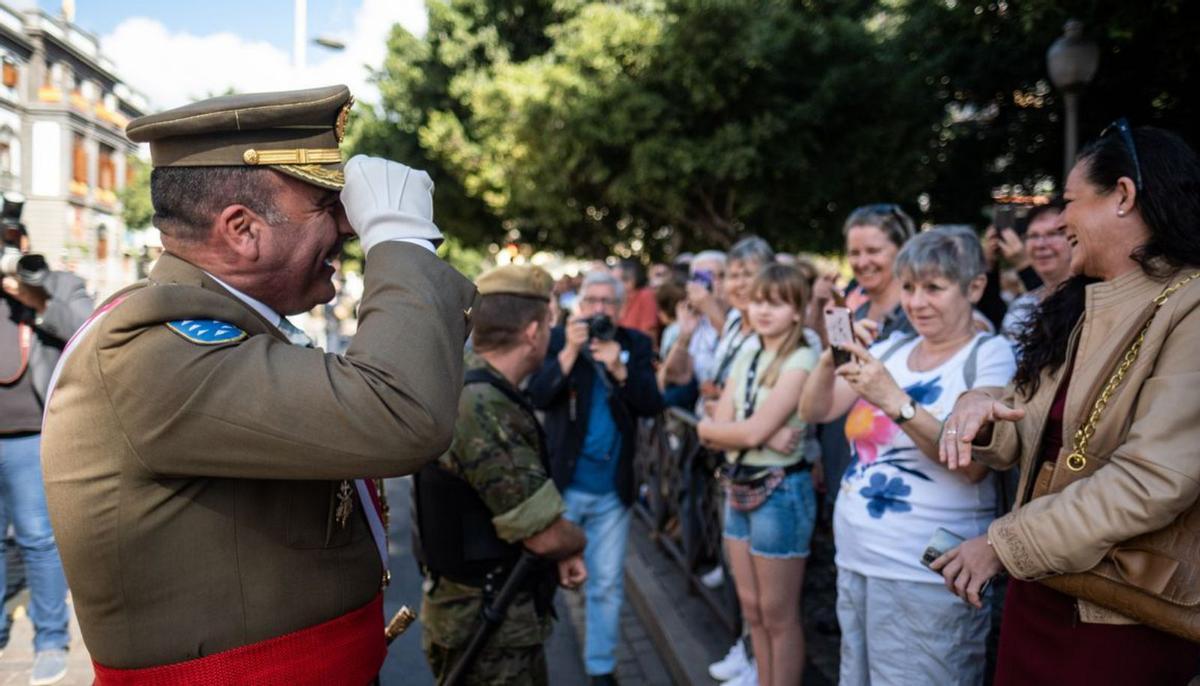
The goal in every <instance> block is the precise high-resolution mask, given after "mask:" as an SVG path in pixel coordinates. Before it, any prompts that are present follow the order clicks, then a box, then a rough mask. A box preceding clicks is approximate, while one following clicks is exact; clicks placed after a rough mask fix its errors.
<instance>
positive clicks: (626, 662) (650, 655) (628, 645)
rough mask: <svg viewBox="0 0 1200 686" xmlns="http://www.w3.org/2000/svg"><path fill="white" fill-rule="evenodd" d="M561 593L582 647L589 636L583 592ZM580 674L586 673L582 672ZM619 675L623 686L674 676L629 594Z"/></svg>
mask: <svg viewBox="0 0 1200 686" xmlns="http://www.w3.org/2000/svg"><path fill="white" fill-rule="evenodd" d="M561 596H563V598H564V600H565V601H566V603H565V604H566V607H567V610H568V614H569V615H570V624H571V625H572V627H573V628H574V633H575V635H576V636H578V637H579V645H580V647H582V644H583V637H584V636H585V635H586V634H585V628H584V624H585V621H584V608H583V593H582V592H579V591H575V592H563V593H561ZM580 674H581V676H582V675H583V673H582V671H581V672H580ZM616 676H617V681H618V682H619V683H620V684H621V686H668V685H669V684H671V676H670V674H669V673H668V672H667V667H666V665H665V664H664V663H663V661H662V659H661V658H660V657H659V656H658V652H657V651H656V650H655V648H654V643H653V642H652V641H651V640H650V636H649V634H647V633H646V628H645V627H644V626H643V625H642V622H641V620H639V619H638V617H637V614H636V613H635V612H634V611H633V607H632V606H631V605H630V602H629V598H628V597H626V598H625V602H624V603H622V605H621V640H620V642H619V643H618V644H617V671H616ZM551 683H568V682H565V681H563V682H556V681H554V680H553V679H551ZM570 683H585V682H582V681H580V682H570Z"/></svg>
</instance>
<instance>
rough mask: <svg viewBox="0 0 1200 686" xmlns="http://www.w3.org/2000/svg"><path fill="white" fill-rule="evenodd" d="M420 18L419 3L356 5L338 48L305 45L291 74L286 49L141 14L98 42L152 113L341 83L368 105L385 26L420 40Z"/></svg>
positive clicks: (378, 0) (379, 0)
mask: <svg viewBox="0 0 1200 686" xmlns="http://www.w3.org/2000/svg"><path fill="white" fill-rule="evenodd" d="M426 21H427V18H426V15H425V3H424V1H423V0H363V2H362V5H361V6H359V8H358V10H357V11H356V12H355V14H354V23H353V26H354V28H353V30H352V32H351V33H350V35H345V36H337V38H339V39H341V40H343V41H344V42H345V44H346V49H345V50H343V51H341V52H336V53H330V52H328V51H326V50H324V49H323V48H319V47H316V46H313V45H311V44H310V45H309V47H308V50H307V52H308V62H309V64H308V66H307V67H306V68H305V69H299V70H298V69H296V68H295V67H294V66H293V65H292V56H291V54H290V52H288V51H285V50H281V49H279V48H278V47H276V46H274V45H271V44H270V43H267V42H265V41H254V40H251V39H247V38H245V37H242V36H238V35H236V34H233V33H228V32H223V33H215V34H209V35H204V36H196V35H193V34H190V33H187V32H183V31H181V32H172V31H170V30H168V29H167V28H166V27H165V26H163V24H162V23H161V22H159V21H157V20H155V19H150V18H147V17H131V18H129V19H126V20H125V21H123V22H121V23H120V24H118V25H117V27H116V28H115V29H113V32H112V33H110V34H108V35H106V36H104V37H102V38H101V47H102V51H103V52H104V54H106V55H107V56H108V57H109V58H111V59H112V61H113V62H114V63H115V64H116V66H117V75H118V76H120V77H121V78H122V79H124V80H125V81H126V82H127V83H128V84H129V85H130V86H132V87H133V88H136V89H137V90H139V91H141V92H142V93H144V94H145V95H146V96H147V97H148V98H150V101H151V108H152V110H158V109H165V108H169V107H175V106H178V105H182V104H185V103H188V102H191V101H193V100H196V99H198V98H203V97H205V96H207V95H209V94H210V93H221V92H224V91H225V90H227V89H229V88H233V89H236V90H237V91H239V92H254V91H274V90H288V89H291V88H306V87H312V86H323V85H329V84H334V83H345V84H346V85H348V86H350V90H351V92H353V93H354V94H355V96H356V97H357V98H358V99H360V100H363V101H366V102H374V101H376V100H378V97H377V96H378V91H377V89H376V88H375V87H374V86H372V85H370V84H368V83H367V77H368V73H367V65H370V66H371V67H378V66H380V65H381V64H382V62H383V58H384V56H385V54H386V52H387V36H388V33H389V31H390V30H391V27H392V25H393V24H397V23H399V24H401V25H403V26H404V27H405V28H407V29H408V30H409V31H412V32H413V33H415V34H417V35H423V34H424V33H425V29H426ZM310 25H311V22H310ZM310 38H311V36H310Z"/></svg>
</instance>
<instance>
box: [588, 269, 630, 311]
mask: <svg viewBox="0 0 1200 686" xmlns="http://www.w3.org/2000/svg"><path fill="white" fill-rule="evenodd" d="M588 286H611V287H612V289H613V295H615V296H616V298H617V304H618V305H620V304H622V303H624V302H625V285H624V284H622V283H621V280H620V279H618V278H617V277H615V276H613V275H612V274H611V273H609V272H588V273H587V276H585V277H583V283H582V284H580V286H579V295H580V297H582V296H583V292H584V291H586V290H587V289H588Z"/></svg>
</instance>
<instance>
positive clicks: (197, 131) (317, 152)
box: [125, 86, 354, 190]
mask: <svg viewBox="0 0 1200 686" xmlns="http://www.w3.org/2000/svg"><path fill="white" fill-rule="evenodd" d="M353 104H354V97H353V96H351V95H350V89H349V88H347V87H346V86H326V87H324V88H310V89H307V90H296V91H280V92H277V93H244V94H239V95H224V96H221V97H218V98H209V99H207V100H201V101H200V102H194V103H192V104H190V105H184V106H183V107H176V108H175V109H170V110H167V111H165V112H159V113H158V114H151V115H147V116H145V117H138V118H137V119H134V120H133V121H131V122H129V125H128V126H127V127H125V135H127V136H129V139H130V140H132V141H134V142H137V143H149V144H150V159H151V162H152V163H153V165H154V166H155V167H229V166H232V167H243V166H250V167H254V166H266V167H270V168H272V169H276V170H278V171H281V172H283V173H284V174H287V175H289V176H293V177H295V178H297V179H300V180H301V181H307V182H308V183H311V184H314V185H317V186H320V187H322V188H330V189H333V190H340V189H341V188H342V186H343V185H345V175H344V174H343V172H342V152H341V150H340V149H339V147H338V145H339V144H340V143H341V142H342V137H343V136H344V135H345V132H346V118H347V117H348V116H349V114H350V107H351V106H352V105H353Z"/></svg>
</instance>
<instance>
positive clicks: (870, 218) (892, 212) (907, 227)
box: [842, 202, 917, 248]
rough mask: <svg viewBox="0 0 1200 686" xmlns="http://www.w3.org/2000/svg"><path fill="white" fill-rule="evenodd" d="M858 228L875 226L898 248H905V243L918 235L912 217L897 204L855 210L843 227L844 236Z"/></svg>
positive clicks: (882, 204) (881, 204) (870, 206)
mask: <svg viewBox="0 0 1200 686" xmlns="http://www.w3.org/2000/svg"><path fill="white" fill-rule="evenodd" d="M856 226H874V227H875V228H877V229H879V230H880V231H882V232H883V233H884V235H886V236H887V237H888V240H889V241H891V242H892V244H893V245H895V246H896V247H897V248H902V247H904V244H905V242H907V241H908V239H910V238H912V237H913V236H915V235H917V225H916V223H915V222H913V220H912V217H910V216H908V214H907V213H906V212H905V211H904V210H902V209H901V208H900V206H899V205H897V204H895V203H890V202H888V203H876V204H874V205H863V206H862V207H858V208H855V210H854V211H853V212H851V213H850V216H849V217H846V223H845V224H843V225H842V235H843V236H845V235H849V233H850V229H853V228H854V227H856Z"/></svg>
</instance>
